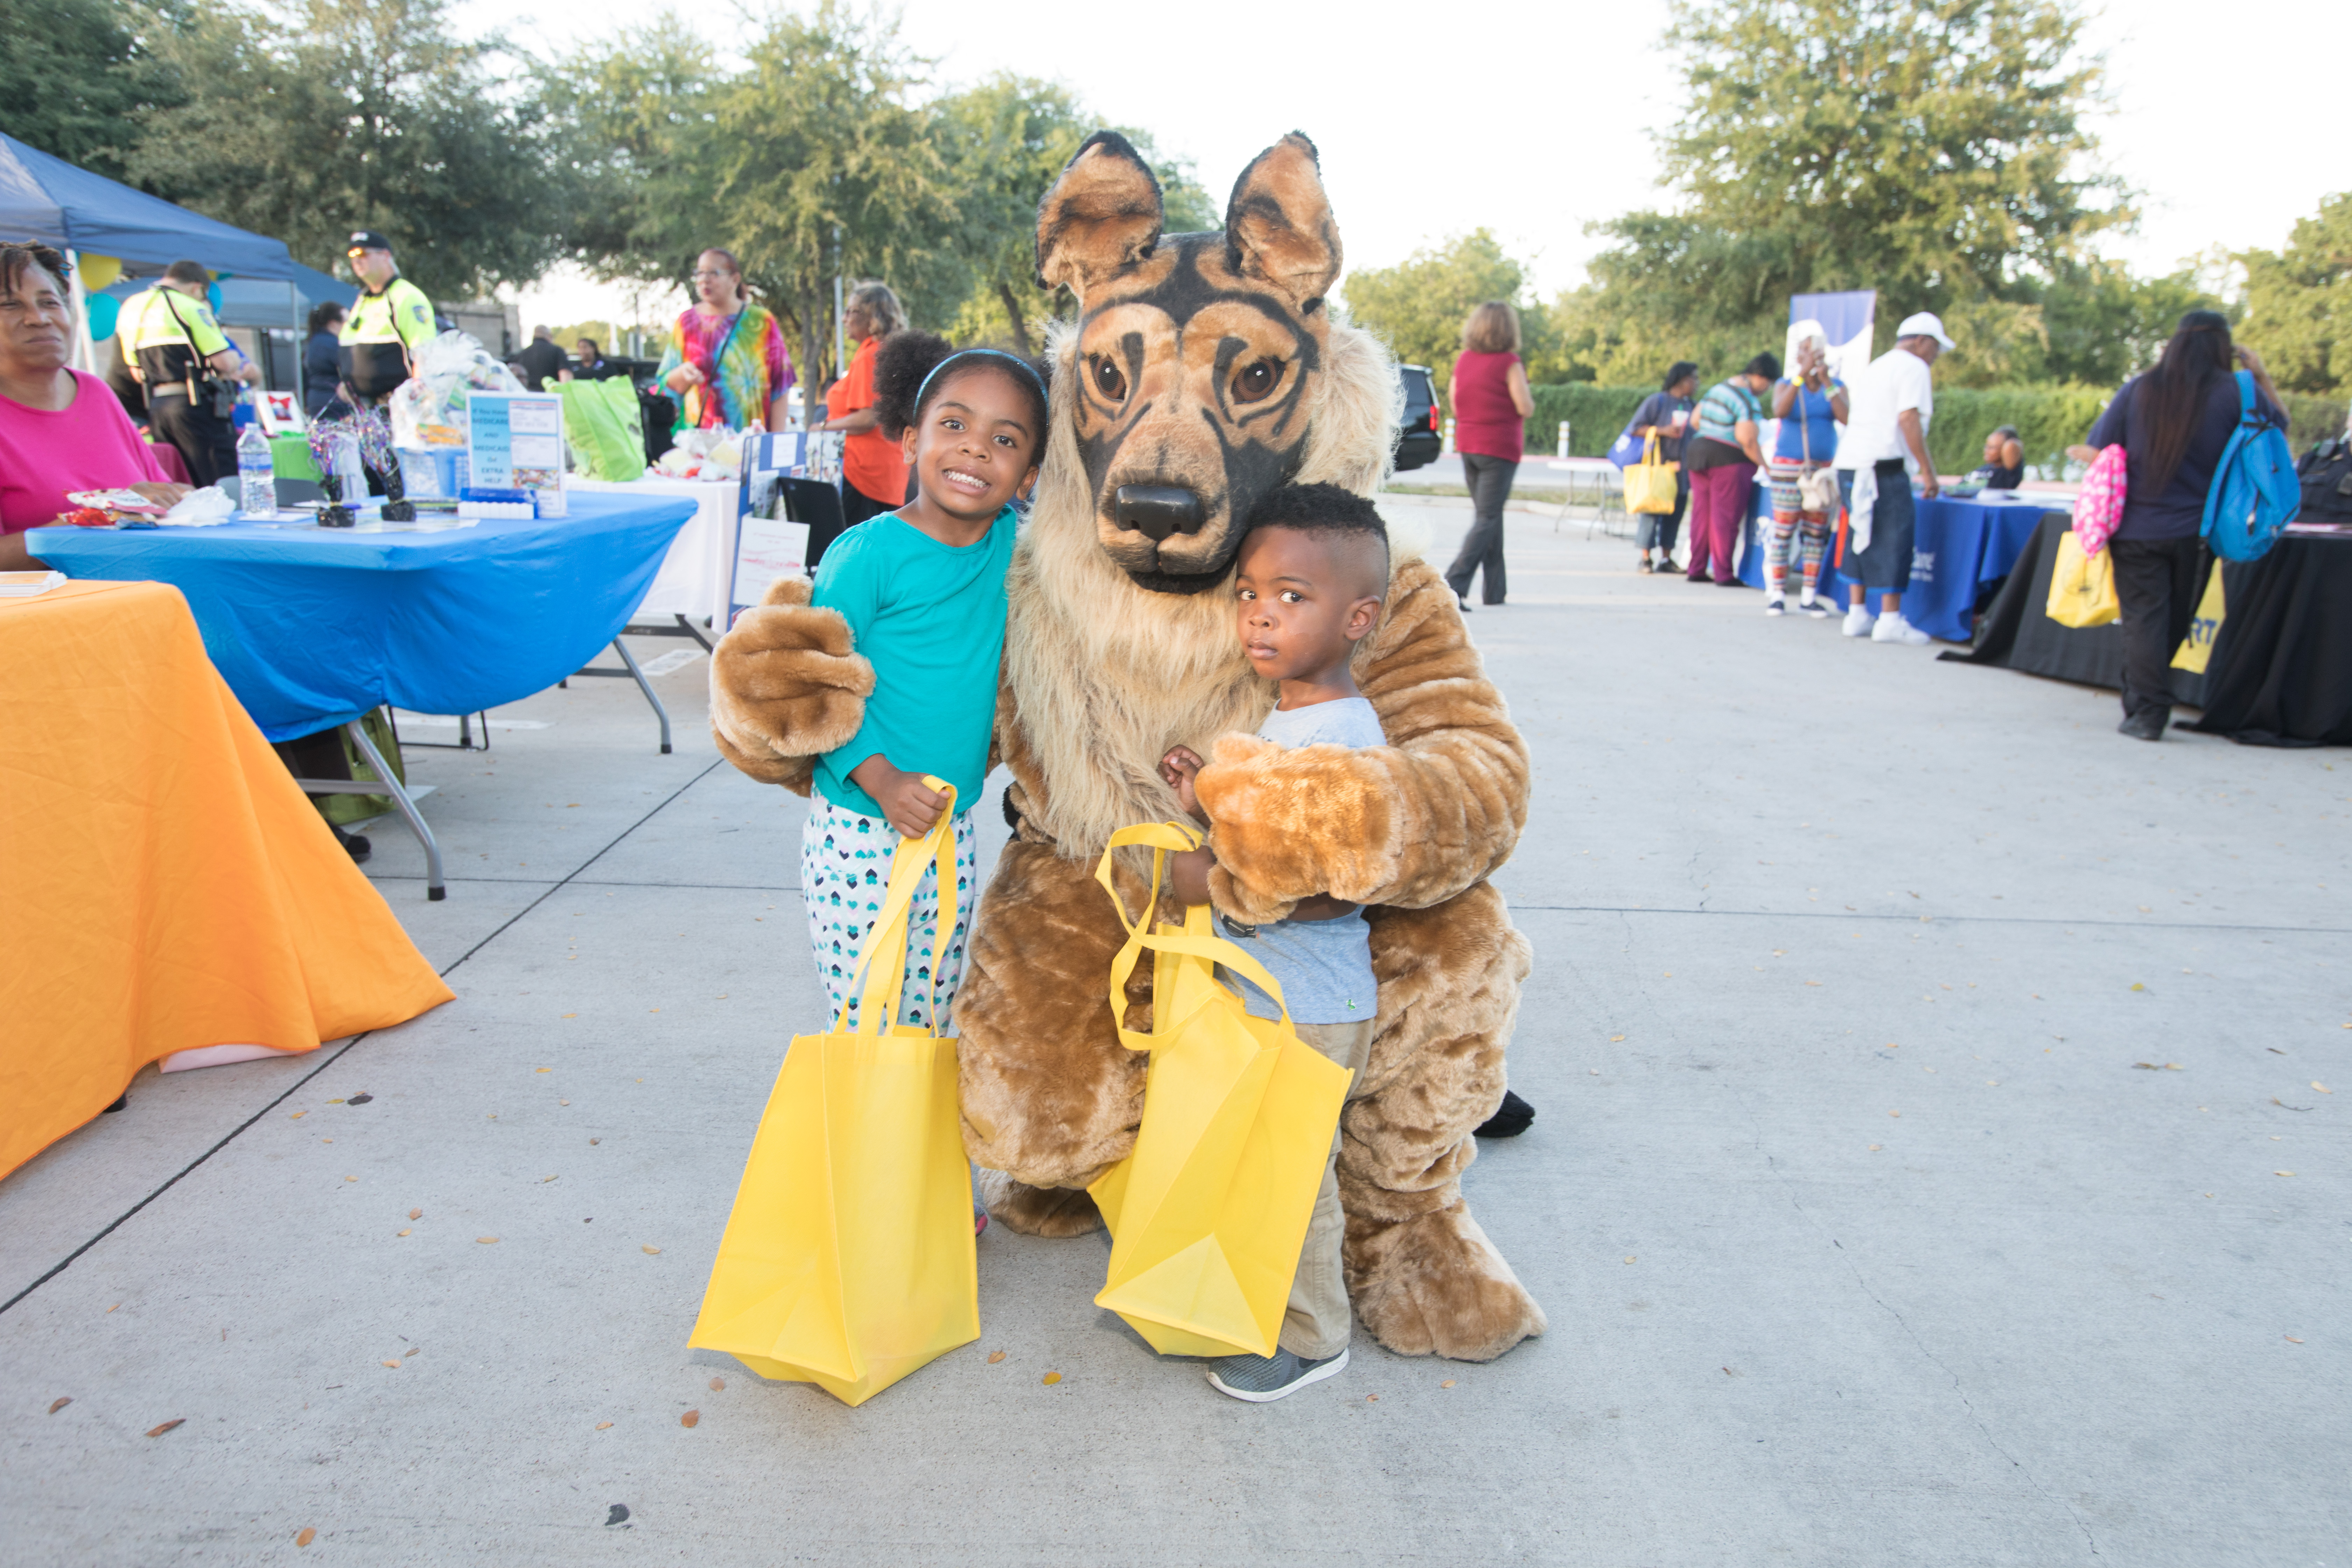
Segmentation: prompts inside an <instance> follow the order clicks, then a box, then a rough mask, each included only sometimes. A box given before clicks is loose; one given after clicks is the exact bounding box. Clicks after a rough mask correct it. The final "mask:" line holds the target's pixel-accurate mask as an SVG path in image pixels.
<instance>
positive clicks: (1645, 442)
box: [1642, 425, 1658, 468]
mask: <svg viewBox="0 0 2352 1568" xmlns="http://www.w3.org/2000/svg"><path fill="white" fill-rule="evenodd" d="M1657 462H1658V427H1657V426H1654V425H1653V426H1650V433H1649V434H1648V435H1647V436H1644V437H1642V466H1643V468H1654V467H1656V466H1657Z"/></svg>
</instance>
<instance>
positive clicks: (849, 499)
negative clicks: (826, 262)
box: [817, 283, 907, 524]
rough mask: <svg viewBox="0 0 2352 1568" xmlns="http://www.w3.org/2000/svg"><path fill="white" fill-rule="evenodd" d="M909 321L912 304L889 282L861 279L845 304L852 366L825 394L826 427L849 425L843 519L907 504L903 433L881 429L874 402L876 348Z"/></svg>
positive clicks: (862, 517)
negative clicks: (906, 304)
mask: <svg viewBox="0 0 2352 1568" xmlns="http://www.w3.org/2000/svg"><path fill="white" fill-rule="evenodd" d="M906 324H907V311H906V308H905V307H904V306H902V305H900V304H899V303H898V295H896V294H894V293H892V292H891V291H890V286H889V285H888V284H887V283H860V284H859V285H858V286H857V287H856V288H855V289H851V290H850V291H849V300H848V302H847V303H846V304H845V305H844V306H843V307H842V309H841V330H842V331H843V333H844V334H845V335H846V336H847V337H848V338H850V339H851V340H852V341H853V342H856V344H857V352H856V353H853V354H851V355H850V356H849V366H848V368H847V369H846V370H844V371H843V372H842V373H841V376H840V378H839V379H838V380H836V381H835V383H834V384H833V385H832V387H831V388H830V389H829V390H827V391H826V393H825V395H824V411H825V413H826V414H828V415H830V416H831V417H830V418H828V419H826V420H825V421H824V424H822V425H819V426H817V428H818V429H820V430H843V431H846V432H847V433H848V434H847V435H846V436H845V437H844V439H843V441H842V443H841V520H842V521H843V522H844V523H845V524H856V523H860V522H864V521H866V519H867V518H869V517H875V516H878V515H879V514H881V513H883V512H886V511H896V510H898V509H899V508H900V507H902V506H904V505H906V504H907V459H906V457H905V455H904V454H903V453H902V452H901V451H900V450H899V445H898V437H895V436H890V435H886V434H884V432H883V431H882V429H881V420H882V411H881V410H880V409H878V408H877V407H876V406H875V405H874V351H875V350H876V349H877V348H879V347H880V346H881V343H882V340H883V339H884V338H887V337H888V336H889V335H890V334H891V333H892V332H895V331H898V330H900V329H901V328H903V327H904V326H906Z"/></svg>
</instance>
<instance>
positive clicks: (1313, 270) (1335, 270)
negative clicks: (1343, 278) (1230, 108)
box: [1225, 131, 1339, 311]
mask: <svg viewBox="0 0 2352 1568" xmlns="http://www.w3.org/2000/svg"><path fill="white" fill-rule="evenodd" d="M1225 260H1226V265H1228V266H1229V267H1231V268H1233V269H1234V271H1235V272H1238V273H1240V274H1242V275H1243V276H1244V277H1249V278H1258V279H1264V280H1265V281H1266V282H1268V283H1270V284H1272V285H1274V287H1276V288H1277V289H1281V290H1282V291H1283V292H1284V293H1286V294H1287V295H1289V296H1290V298H1291V299H1292V300H1294V301H1296V302H1297V305H1298V308H1299V309H1300V310H1307V311H1313V310H1318V309H1319V308H1320V307H1321V305H1322V303H1323V297H1324V296H1325V295H1326V294H1328V293H1329V292H1330V291H1331V285H1332V284H1333V283H1334V282H1335V281H1337V280H1338V279H1339V226H1337V225H1335V224H1334V223H1333V222H1332V221H1331V203H1330V200H1329V198H1328V197H1327V196H1325V195H1324V194H1323V174H1322V171H1321V169H1320V168H1319V166H1318V164H1317V163H1316V157H1315V143H1314V142H1309V141H1308V140H1307V138H1306V137H1305V136H1304V135H1303V134H1301V133H1300V132H1296V131H1294V132H1291V133H1290V134H1289V135H1287V136H1286V137H1284V138H1283V139H1282V140H1281V141H1279V142H1276V143H1275V144H1274V145H1273V146H1271V147H1269V148H1267V149H1266V150H1265V152H1263V153H1259V154H1258V155H1257V158H1256V160H1255V162H1253V163H1251V164H1250V166H1249V167H1248V168H1246V169H1244V170H1243V171H1242V177H1241V178H1240V179H1238V180H1235V181H1234V197H1233V200H1232V201H1231V202H1230V203H1229V204H1227V205H1226V207H1225Z"/></svg>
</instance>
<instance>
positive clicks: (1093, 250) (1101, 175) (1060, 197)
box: [1037, 131, 1162, 303]
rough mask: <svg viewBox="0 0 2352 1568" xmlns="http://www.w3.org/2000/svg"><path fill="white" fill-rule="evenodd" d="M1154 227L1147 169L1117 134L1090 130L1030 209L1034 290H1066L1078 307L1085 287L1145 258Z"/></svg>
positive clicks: (1157, 213)
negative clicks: (1033, 233)
mask: <svg viewBox="0 0 2352 1568" xmlns="http://www.w3.org/2000/svg"><path fill="white" fill-rule="evenodd" d="M1161 221H1162V219H1161V209H1160V182H1159V181H1158V180H1157V179H1155V178H1154V177H1153V176H1152V173H1151V168H1150V164H1148V163H1144V161H1143V159H1142V157H1141V156H1140V155H1139V153H1137V152H1136V150H1135V149H1134V147H1133V146H1131V145H1129V142H1128V140H1127V138H1126V137H1124V136H1121V135H1120V134H1119V133H1118V132H1116V131H1097V132H1095V133H1094V134H1093V135H1091V136H1089V137H1087V140H1086V142H1085V144H1084V145H1082V146H1080V147H1079V149H1078V155H1077V156H1076V157H1075V158H1073V159H1071V160H1070V162H1069V165H1068V167H1066V168H1065V169H1064V170H1063V171H1062V174H1061V177H1060V178H1059V179H1057V180H1055V182H1054V188H1053V189H1052V190H1050V191H1047V192H1046V193H1045V200H1044V201H1042V202H1039V203H1038V204H1037V281H1038V284H1039V285H1040V286H1041V287H1044V288H1046V289H1053V288H1056V287H1059V286H1060V285H1063V284H1067V285H1069V289H1070V292H1071V293H1073V294H1076V296H1077V297H1078V300H1079V301H1080V303H1084V302H1085V300H1086V297H1087V289H1091V288H1093V287H1094V286H1095V285H1096V284H1097V283H1099V282H1101V281H1102V280H1103V279H1106V278H1108V277H1109V276H1110V275H1111V274H1112V273H1114V272H1117V271H1118V269H1119V268H1122V267H1128V266H1131V265H1133V264H1134V263H1136V262H1138V261H1143V260H1147V259H1149V258H1150V255H1151V253H1152V251H1153V250H1154V249H1156V248H1158V247H1159V244H1160V223H1161Z"/></svg>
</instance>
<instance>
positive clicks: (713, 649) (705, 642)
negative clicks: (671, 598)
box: [677, 616, 719, 653]
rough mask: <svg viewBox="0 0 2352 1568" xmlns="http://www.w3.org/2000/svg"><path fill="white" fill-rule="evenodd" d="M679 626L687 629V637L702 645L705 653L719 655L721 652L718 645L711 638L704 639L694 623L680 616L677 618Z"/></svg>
mask: <svg viewBox="0 0 2352 1568" xmlns="http://www.w3.org/2000/svg"><path fill="white" fill-rule="evenodd" d="M677 624H678V625H679V626H683V627H685V628H686V635H687V636H688V637H692V638H693V639H694V640H695V641H697V642H698V643H700V644H701V645H702V651H703V652H705V653H717V652H718V651H719V647H718V645H717V644H715V643H713V642H712V641H711V640H710V639H709V637H704V636H703V635H702V634H701V632H699V631H698V630H696V629H695V625H694V623H693V622H692V621H689V620H688V619H687V618H686V617H685V616H678V617H677Z"/></svg>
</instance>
